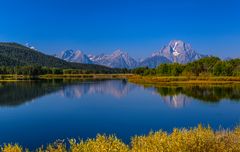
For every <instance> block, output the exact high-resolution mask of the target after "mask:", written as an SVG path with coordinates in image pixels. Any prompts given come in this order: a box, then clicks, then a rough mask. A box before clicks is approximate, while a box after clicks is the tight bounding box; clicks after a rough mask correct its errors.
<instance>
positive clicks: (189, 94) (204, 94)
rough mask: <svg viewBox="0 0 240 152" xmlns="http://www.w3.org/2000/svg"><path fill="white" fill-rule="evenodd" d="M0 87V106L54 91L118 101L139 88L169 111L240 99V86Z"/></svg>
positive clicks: (62, 83) (53, 83) (106, 83)
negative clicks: (199, 103) (195, 101)
mask: <svg viewBox="0 0 240 152" xmlns="http://www.w3.org/2000/svg"><path fill="white" fill-rule="evenodd" d="M0 86H1V87H0V106H17V105H21V104H23V103H26V102H30V101H32V100H33V99H36V98H39V97H41V96H45V95H48V94H51V93H56V92H57V93H59V94H60V95H61V96H64V97H66V98H76V99H79V98H81V97H82V96H84V95H93V94H105V95H111V96H113V97H117V98H122V97H123V96H126V95H127V94H129V93H130V92H132V91H133V90H134V89H136V88H139V87H140V88H142V89H145V90H148V91H149V92H151V93H153V94H157V95H159V96H160V101H163V102H164V103H166V104H167V105H169V106H170V107H173V108H182V107H184V106H186V105H187V104H188V103H190V102H191V101H192V99H193V98H194V99H198V100H199V101H202V102H208V103H217V102H219V101H221V100H222V99H229V100H232V101H239V100H240V85H193V84H191V85H182V86H140V85H136V84H132V83H128V82H127V81H126V80H101V81H96V80H95V81H92V80H89V81H66V80H44V81H31V82H14V83H0Z"/></svg>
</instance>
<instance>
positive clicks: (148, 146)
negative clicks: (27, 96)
mask: <svg viewBox="0 0 240 152" xmlns="http://www.w3.org/2000/svg"><path fill="white" fill-rule="evenodd" d="M67 145H69V146H67ZM1 151H3V152H22V151H28V150H27V149H25V148H23V147H22V146H19V145H17V144H4V145H3V146H2V147H1ZM36 151H37V152H43V151H46V152H67V151H69V152H106V151H108V152H163V151H168V152H176V151H184V152H202V151H211V152H219V151H221V152H224V151H226V152H227V151H236V152H237V151H240V128H239V127H237V128H235V129H234V130H232V131H230V130H219V131H213V129H211V128H210V127H202V126H201V125H199V126H198V127H196V128H192V129H174V130H173V132H172V133H171V134H168V133H167V132H164V131H157V132H150V133H149V134H148V135H145V136H135V137H132V138H131V143H130V144H125V143H124V142H122V141H121V140H120V139H118V138H117V137H116V136H106V135H97V137H96V138H95V139H88V140H86V141H83V140H80V141H78V140H75V139H70V140H68V142H67V143H66V142H63V141H56V142H55V143H53V144H49V145H48V146H46V147H43V146H42V147H40V148H38V149H37V150H36Z"/></svg>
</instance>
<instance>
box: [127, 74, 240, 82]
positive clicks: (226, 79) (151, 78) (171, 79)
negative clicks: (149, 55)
mask: <svg viewBox="0 0 240 152" xmlns="http://www.w3.org/2000/svg"><path fill="white" fill-rule="evenodd" d="M128 80H129V82H133V83H139V84H186V83H188V84H190V83H192V84H202V83H204V84H206V83H218V84H229V83H240V77H230V76H226V77H222V76H219V77H204V76H201V77H200V76H198V77H195V76H191V77H186V76H140V75H134V76H131V77H129V79H128Z"/></svg>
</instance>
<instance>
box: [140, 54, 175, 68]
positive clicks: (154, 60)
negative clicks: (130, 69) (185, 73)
mask: <svg viewBox="0 0 240 152" xmlns="http://www.w3.org/2000/svg"><path fill="white" fill-rule="evenodd" d="M163 63H171V61H170V60H169V59H167V58H166V57H164V56H151V57H148V58H146V59H144V60H143V61H141V62H140V63H139V66H140V67H149V68H155V67H156V66H158V65H159V64H163Z"/></svg>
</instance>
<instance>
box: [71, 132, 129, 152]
mask: <svg viewBox="0 0 240 152" xmlns="http://www.w3.org/2000/svg"><path fill="white" fill-rule="evenodd" d="M69 142H70V151H71V152H89V151H90V152H128V151H129V148H128V146H127V145H125V144H124V143H123V142H121V141H120V140H119V139H118V138H116V137H115V136H105V135H97V137H96V139H88V140H87V141H86V142H84V141H80V142H79V143H77V142H76V140H74V139H71V140H69Z"/></svg>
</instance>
